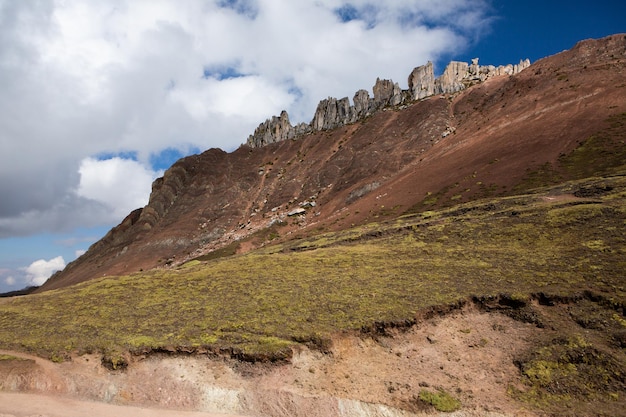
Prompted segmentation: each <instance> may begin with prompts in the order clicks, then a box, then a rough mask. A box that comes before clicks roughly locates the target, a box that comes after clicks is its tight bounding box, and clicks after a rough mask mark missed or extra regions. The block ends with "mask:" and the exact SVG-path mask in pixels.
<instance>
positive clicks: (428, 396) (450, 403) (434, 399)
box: [418, 390, 461, 413]
mask: <svg viewBox="0 0 626 417" xmlns="http://www.w3.org/2000/svg"><path fill="white" fill-rule="evenodd" d="M418 398H419V400H420V401H422V402H424V403H426V404H428V405H432V406H433V407H435V410H437V411H441V412H444V413H450V412H452V411H456V410H458V409H460V408H461V402H460V401H459V400H457V399H456V398H454V397H453V396H451V395H450V394H448V393H447V392H445V391H437V392H432V391H427V390H420V392H419V395H418Z"/></svg>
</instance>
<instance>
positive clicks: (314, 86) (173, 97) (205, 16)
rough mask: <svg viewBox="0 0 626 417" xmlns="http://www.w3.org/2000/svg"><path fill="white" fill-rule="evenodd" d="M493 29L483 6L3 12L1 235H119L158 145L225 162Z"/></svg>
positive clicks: (251, 2) (337, 1)
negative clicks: (264, 127)
mask: <svg viewBox="0 0 626 417" xmlns="http://www.w3.org/2000/svg"><path fill="white" fill-rule="evenodd" d="M488 24H489V17H488V3H487V2H486V0H449V1H440V0H395V1H389V2H372V1H370V0H352V1H345V0H302V1H290V0H229V1H225V0H210V1H207V0H186V1H184V2H179V1H172V0H150V1H148V0H132V1H131V0H108V1H97V2H91V1H82V0H64V1H60V0H59V1H55V0H48V1H40V2H27V1H4V2H2V1H0V85H2V86H3V91H2V94H1V95H0V132H2V134H1V135H0V149H2V152H0V178H2V179H3V181H0V195H2V196H3V198H2V199H0V237H2V236H5V237H6V236H14V235H19V234H21V235H23V234H29V233H35V232H37V231H56V230H71V229H72V228H74V227H78V226H89V225H94V224H109V223H110V224H113V223H115V222H117V221H119V220H121V218H122V217H123V216H124V215H125V214H127V213H128V211H130V210H131V209H133V208H136V207H139V206H141V205H143V204H145V202H146V201H147V195H148V193H149V192H150V182H151V180H152V177H153V175H154V172H152V170H151V168H149V161H150V157H151V156H152V155H154V154H157V153H159V152H160V151H162V150H163V149H165V148H174V149H179V150H183V151H184V150H187V149H190V148H197V149H202V150H204V149H208V148H211V147H220V148H222V149H225V150H227V151H231V150H233V149H235V148H236V147H237V146H239V145H240V144H241V143H243V142H245V140H246V138H247V136H248V135H249V134H251V133H252V132H253V131H254V129H255V128H256V126H258V124H259V123H261V122H263V121H264V120H265V119H266V118H268V117H270V116H272V115H277V114H279V113H280V111H281V110H283V109H286V110H287V111H288V112H289V115H290V119H291V121H292V122H301V121H305V122H309V121H310V120H311V118H312V116H313V112H314V110H315V107H316V105H317V103H318V102H319V100H321V99H323V98H326V97H327V96H329V95H330V96H335V97H343V96H349V97H352V96H353V94H354V93H355V92H356V91H357V90H358V89H361V88H367V89H371V86H372V85H373V83H374V81H375V79H376V77H381V78H391V79H393V80H394V81H397V82H399V83H400V84H401V85H402V86H403V87H405V88H406V79H407V76H408V74H409V73H410V71H411V70H412V69H413V67H415V66H417V65H421V64H424V63H425V62H427V61H428V60H433V61H436V60H437V58H439V57H441V56H442V55H445V54H450V53H452V52H454V51H461V50H462V49H463V48H465V47H466V46H467V45H468V44H469V43H470V42H471V40H472V39H474V38H475V37H476V36H478V34H479V33H481V31H482V30H483V29H484V28H485V26H486V25H488ZM121 152H134V153H135V154H136V155H137V161H127V160H123V159H112V160H108V161H98V160H97V159H96V158H94V156H96V155H101V154H111V155H115V154H118V153H121ZM146 167H147V168H146ZM4 179H10V180H9V181H5V180H4ZM111 208H113V210H111Z"/></svg>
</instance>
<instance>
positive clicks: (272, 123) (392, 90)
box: [246, 58, 530, 148]
mask: <svg viewBox="0 0 626 417" xmlns="http://www.w3.org/2000/svg"><path fill="white" fill-rule="evenodd" d="M528 66H530V61H529V60H528V59H527V60H525V61H520V63H519V64H517V65H506V66H500V67H495V66H493V65H488V66H480V65H478V58H475V59H473V60H472V64H471V65H469V64H467V63H465V62H456V61H452V62H450V64H448V66H447V67H446V69H445V71H444V72H443V74H442V75H441V77H439V78H437V79H435V75H434V72H433V64H432V62H429V63H428V64H426V65H423V66H420V67H416V68H415V69H414V70H413V71H412V72H411V74H410V75H409V80H408V85H409V89H408V90H402V89H401V88H400V86H399V85H398V83H394V82H393V81H392V80H381V79H380V78H377V79H376V83H375V84H374V86H373V88H372V92H373V93H374V97H373V98H370V95H369V93H368V92H367V90H359V91H357V92H356V93H355V95H354V98H353V99H352V102H353V103H354V105H351V104H350V100H349V99H348V97H344V98H341V99H337V98H334V97H328V98H327V99H324V100H322V101H320V102H319V104H318V105H317V109H316V110H315V115H314V116H313V120H312V121H311V123H309V124H306V123H300V124H298V125H296V126H291V124H290V123H289V115H288V114H287V112H286V111H284V110H283V111H282V113H281V114H280V116H279V117H276V116H273V117H272V118H270V119H267V120H266V121H265V122H263V123H261V124H260V125H259V127H257V128H256V130H255V131H254V133H253V134H252V135H250V136H249V137H248V140H247V142H246V144H247V145H248V146H250V147H252V148H258V147H261V146H265V145H269V144H271V143H276V142H281V141H283V140H288V139H296V138H299V137H302V136H304V135H306V134H310V133H312V132H317V131H322V130H330V129H334V128H337V127H340V126H345V125H348V124H352V123H355V122H357V121H358V120H363V119H364V118H366V117H368V116H370V115H371V114H373V113H375V112H377V111H378V110H381V109H384V108H386V107H393V106H398V105H401V104H403V103H410V102H411V101H414V100H420V99H423V98H426V97H430V96H433V95H435V94H453V93H456V92H458V91H461V90H463V89H465V88H466V86H469V85H472V84H476V83H479V82H484V81H486V80H488V79H489V78H492V77H495V76H499V75H514V74H517V73H519V72H520V71H522V70H524V69H526V68H528Z"/></svg>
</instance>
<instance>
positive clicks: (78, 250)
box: [74, 249, 87, 258]
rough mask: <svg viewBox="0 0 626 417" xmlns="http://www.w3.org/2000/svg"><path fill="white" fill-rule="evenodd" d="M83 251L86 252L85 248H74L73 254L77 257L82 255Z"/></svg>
mask: <svg viewBox="0 0 626 417" xmlns="http://www.w3.org/2000/svg"><path fill="white" fill-rule="evenodd" d="M85 252H87V251H86V250H85V249H76V250H75V251H74V256H76V257H77V258H79V257H80V256H82V255H83V254H84V253H85Z"/></svg>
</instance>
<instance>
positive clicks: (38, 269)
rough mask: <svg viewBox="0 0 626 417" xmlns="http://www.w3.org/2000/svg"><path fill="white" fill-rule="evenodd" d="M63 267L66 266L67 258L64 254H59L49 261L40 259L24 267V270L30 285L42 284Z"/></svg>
mask: <svg viewBox="0 0 626 417" xmlns="http://www.w3.org/2000/svg"><path fill="white" fill-rule="evenodd" d="M63 268H65V260H64V259H63V257H62V256H57V257H56V258H52V259H50V260H49V261H46V260H44V259H39V260H38V261H35V262H33V263H32V264H30V265H29V266H27V267H26V268H24V271H25V272H26V279H27V281H28V284H29V285H42V284H43V283H44V282H46V281H47V280H48V278H50V276H51V275H52V274H54V273H55V272H56V271H61V270H63Z"/></svg>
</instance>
